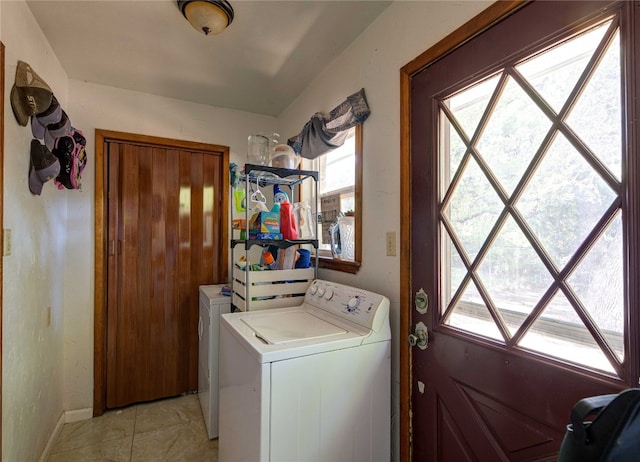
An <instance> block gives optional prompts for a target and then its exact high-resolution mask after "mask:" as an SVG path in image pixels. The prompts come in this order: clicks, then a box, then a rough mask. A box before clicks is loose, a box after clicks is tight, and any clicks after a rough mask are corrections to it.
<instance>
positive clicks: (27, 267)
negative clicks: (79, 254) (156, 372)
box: [0, 2, 74, 461]
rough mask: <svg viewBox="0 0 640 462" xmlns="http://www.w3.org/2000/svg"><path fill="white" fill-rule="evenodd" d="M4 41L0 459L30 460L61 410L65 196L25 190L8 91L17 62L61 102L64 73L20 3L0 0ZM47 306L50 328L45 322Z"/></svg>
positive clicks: (24, 153) (24, 133)
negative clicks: (7, 243)
mask: <svg viewBox="0 0 640 462" xmlns="http://www.w3.org/2000/svg"><path fill="white" fill-rule="evenodd" d="M0 9H2V23H1V24H2V27H1V34H2V35H1V38H2V41H3V43H4V44H5V46H6V50H5V51H6V81H5V87H6V92H5V102H6V104H5V107H4V111H5V112H4V116H5V132H4V133H5V146H4V159H5V160H4V224H3V226H4V228H9V229H10V230H11V235H12V237H13V239H12V240H13V249H12V253H11V255H10V256H6V257H4V259H3V264H4V272H3V274H4V280H3V289H2V290H3V320H2V326H3V333H2V334H3V335H2V341H3V345H2V354H3V358H2V366H3V371H2V372H3V374H2V386H3V390H2V392H3V399H2V432H3V435H2V452H3V454H2V456H3V457H2V460H6V461H35V460H38V457H39V456H40V452H41V451H42V448H43V447H44V445H45V444H46V442H47V440H48V438H49V435H50V434H51V432H52V430H53V429H54V427H55V425H56V422H57V421H58V419H59V418H60V416H61V415H62V411H63V406H62V393H63V386H64V385H63V383H64V372H63V345H64V330H63V323H64V321H63V319H64V314H65V300H64V288H65V280H64V268H65V267H66V266H67V265H73V263H74V262H73V261H72V260H70V259H68V258H67V256H66V255H65V248H66V246H67V227H66V221H67V198H68V197H69V194H67V193H65V192H62V191H58V190H57V189H55V187H54V185H53V183H51V184H46V185H45V187H44V190H43V194H42V196H34V195H32V194H31V192H30V191H29V188H28V182H27V175H28V171H29V145H30V142H31V129H30V127H29V126H27V127H22V126H20V125H18V123H17V122H16V120H15V118H14V116H13V112H12V110H11V105H10V104H9V94H10V91H11V87H12V85H13V81H14V78H15V70H16V64H17V61H18V60H19V59H21V60H23V61H26V62H28V63H29V64H30V65H31V66H32V67H33V69H34V70H35V71H36V72H37V73H38V74H39V75H40V76H41V77H42V78H43V79H44V80H45V81H46V82H47V83H48V84H49V86H50V87H51V88H52V89H53V90H54V92H55V94H56V97H57V98H58V100H59V101H60V103H61V104H62V106H63V107H65V108H66V107H68V106H67V102H68V83H67V76H66V74H65V73H64V71H63V70H62V67H61V66H60V63H59V62H58V60H57V58H56V56H55V55H54V54H53V52H52V51H51V49H50V47H49V45H48V43H47V42H46V40H45V39H44V36H43V34H42V32H41V31H40V29H39V28H38V26H37V24H36V22H35V20H34V19H33V17H32V16H31V13H30V11H29V10H28V9H27V8H26V6H25V4H24V3H23V2H0ZM47 307H51V325H50V326H47Z"/></svg>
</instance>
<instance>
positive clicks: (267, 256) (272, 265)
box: [262, 250, 278, 270]
mask: <svg viewBox="0 0 640 462" xmlns="http://www.w3.org/2000/svg"><path fill="white" fill-rule="evenodd" d="M262 258H263V259H264V263H265V266H266V267H267V268H269V269H272V270H275V269H278V263H277V262H276V260H275V259H274V258H273V255H272V254H271V252H269V251H268V250H267V251H266V252H264V253H263V254H262Z"/></svg>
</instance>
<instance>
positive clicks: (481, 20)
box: [400, 0, 529, 461]
mask: <svg viewBox="0 0 640 462" xmlns="http://www.w3.org/2000/svg"><path fill="white" fill-rule="evenodd" d="M527 3H529V1H527V0H505V1H499V2H496V3H494V4H492V5H490V6H489V7H488V8H487V9H485V10H484V11H482V12H481V13H480V14H478V15H477V16H475V17H474V18H472V19H471V20H470V21H468V22H467V23H465V24H463V25H462V26H460V27H459V28H458V29H456V30H455V31H453V32H452V33H451V34H449V35H447V36H446V37H445V38H443V39H442V40H440V41H439V42H438V43H436V44H435V45H433V46H432V47H431V48H429V49H428V50H427V51H425V52H424V53H422V54H420V55H419V56H418V57H416V58H415V59H413V60H411V61H410V62H409V63H407V64H406V65H404V66H403V67H402V68H401V69H400V460H403V461H410V460H411V457H412V453H411V444H412V443H411V442H412V435H411V418H410V415H411V348H410V347H409V343H408V342H407V341H405V340H404V338H405V337H406V336H407V335H408V334H409V333H411V331H412V328H411V307H412V293H413V289H412V287H411V269H412V268H411V265H412V258H411V242H412V240H411V227H412V223H411V207H412V202H411V190H412V183H411V80H412V78H413V76H414V75H416V74H417V73H419V72H420V71H421V70H423V69H424V68H425V67H427V66H429V65H430V64H432V63H434V62H435V61H437V60H438V59H440V58H442V57H443V56H445V55H446V54H448V53H450V52H451V51H453V50H455V49H456V48H458V47H459V46H461V45H463V44H464V43H466V42H468V41H469V40H471V39H472V38H473V37H475V36H477V35H478V34H480V33H482V32H483V31H485V30H487V29H488V28H489V27H491V26H493V25H494V24H496V23H497V22H499V21H501V20H503V19H504V18H506V17H507V16H509V15H510V14H512V13H514V12H515V11H516V10H518V9H520V8H521V7H523V6H525V5H526V4H527Z"/></svg>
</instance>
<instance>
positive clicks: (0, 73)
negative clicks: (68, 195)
mask: <svg viewBox="0 0 640 462" xmlns="http://www.w3.org/2000/svg"><path fill="white" fill-rule="evenodd" d="M0 107H2V108H4V43H2V42H0ZM0 222H1V223H2V226H3V227H2V232H0V237H1V238H2V241H3V242H4V110H2V111H0ZM3 247H4V245H3ZM2 253H3V254H4V252H2ZM3 265H4V258H0V416H2V281H3V275H2V268H3ZM0 458H2V418H0Z"/></svg>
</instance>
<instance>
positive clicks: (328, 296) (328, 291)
mask: <svg viewBox="0 0 640 462" xmlns="http://www.w3.org/2000/svg"><path fill="white" fill-rule="evenodd" d="M324 298H326V299H327V300H331V299H332V298H333V290H332V289H327V293H326V294H324Z"/></svg>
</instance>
